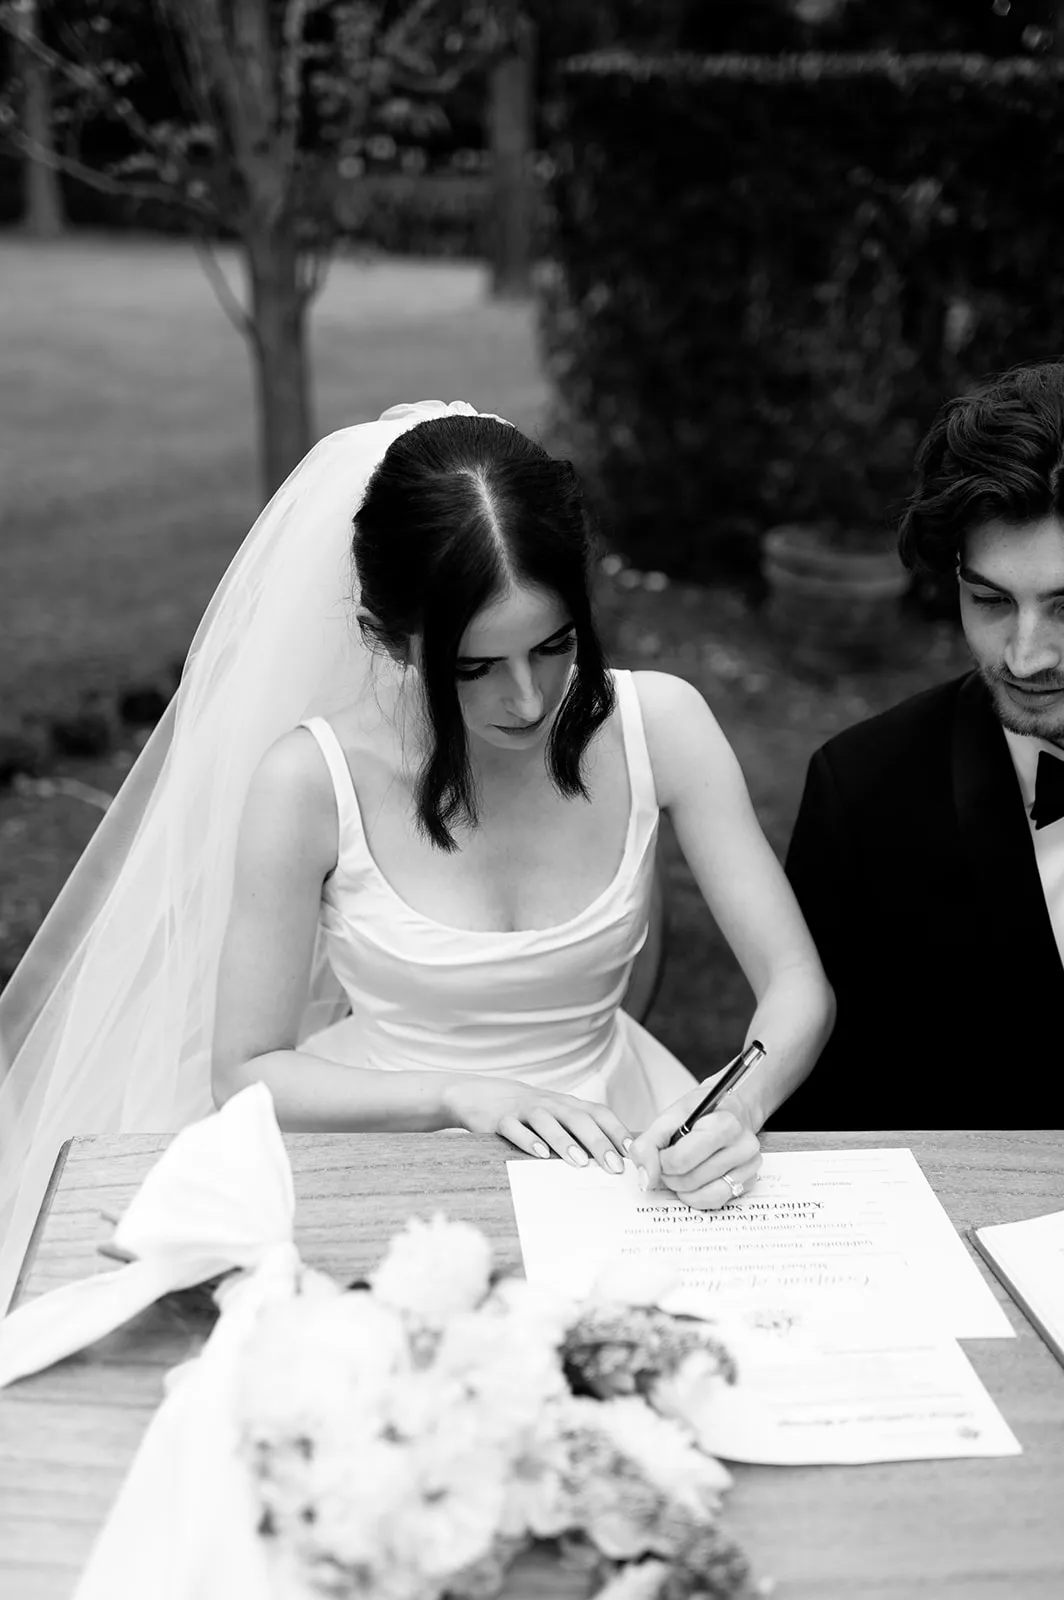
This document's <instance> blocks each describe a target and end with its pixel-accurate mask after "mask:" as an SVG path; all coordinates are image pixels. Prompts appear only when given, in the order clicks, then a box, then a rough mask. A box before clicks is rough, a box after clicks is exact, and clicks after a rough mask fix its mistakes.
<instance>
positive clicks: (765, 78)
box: [540, 54, 1064, 581]
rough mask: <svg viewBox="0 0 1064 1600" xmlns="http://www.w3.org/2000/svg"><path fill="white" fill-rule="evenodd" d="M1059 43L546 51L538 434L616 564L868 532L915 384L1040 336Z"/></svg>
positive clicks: (1052, 261)
mask: <svg viewBox="0 0 1064 1600" xmlns="http://www.w3.org/2000/svg"><path fill="white" fill-rule="evenodd" d="M1062 84H1064V62H1062V61H1057V60H1052V61H1048V60H1032V59H1029V58H1025V59H1021V60H990V59H988V58H984V57H979V56H962V55H942V56H926V55H925V56H909V57H900V56H893V55H888V54H878V55H870V56H825V55H791V56H782V57H741V56H717V57H709V58H694V57H685V56H674V57H670V58H667V59H647V58H637V57H633V56H630V55H623V54H606V55H598V56H588V57H583V58H580V59H577V60H574V61H571V62H569V63H567V64H566V67H565V69H564V72H563V74H562V77H561V80H560V85H559V102H558V111H557V123H556V142H555V146H554V148H553V151H552V154H553V157H554V161H555V177H554V180H553V183H552V185H551V200H552V205H553V213H554V230H553V240H552V246H551V260H550V263H549V265H548V267H547V268H546V269H545V270H544V271H543V272H542V273H541V284H540V330H541V342H542V346H543V350H544V354H545V357H546V360H547V364H548V370H549V371H550V373H551V375H552V378H553V381H554V386H555V393H556V397H557V403H558V416H557V419H556V424H555V430H554V431H555V441H554V442H555V444H556V445H557V444H562V445H564V446H566V447H568V448H569V449H570V450H571V451H572V453H573V454H574V458H575V459H576V461H577V463H578V465H579V466H580V467H581V468H582V470H583V472H584V474H585V476H586V478H587V480H588V482H589V484H590V486H591V488H592V491H593V494H594V496H595V498H596V500H597V502H598V508H599V511H600V513H601V515H602V516H603V519H604V521H605V523H606V526H607V528H608V529H609V530H610V537H611V539H612V542H613V544H614V545H615V546H616V547H617V548H619V549H622V550H623V551H624V552H625V553H626V554H627V556H628V557H629V558H630V559H631V560H632V561H633V562H634V563H635V565H636V566H641V567H656V568H662V569H663V570H665V571H667V572H669V573H670V574H672V575H673V576H675V577H680V578H690V579H695V580H697V581H706V580H707V579H712V578H714V577H718V576H721V575H728V576H736V575H749V574H751V573H752V572H753V570H754V568H755V566H756V559H757V555H756V552H757V542H758V539H759V536H760V534H761V533H762V532H763V531H764V529H765V528H767V527H768V526H770V525H772V524H773V523H776V522H781V521H794V520H798V519H803V520H816V521H820V522H825V523H828V524H830V525H832V526H834V527H835V528H836V529H837V530H838V532H839V534H840V536H845V535H847V534H852V535H854V536H855V537H856V538H858V539H860V538H862V537H865V536H867V535H868V534H869V533H871V534H873V535H878V537H879V538H880V539H883V538H885V537H887V536H888V530H889V528H890V527H891V524H892V521H893V519H894V517H895V515H896V512H897V509H898V507H899V505H900V503H901V502H902V501H903V500H904V497H905V495H906V494H907V493H908V491H909V488H910V468H911V461H912V454H913V450H914V448H915V445H916V442H917V440H918V437H919V435H920V433H921V432H922V431H923V429H924V428H925V427H926V425H927V423H928V421H929V420H930V417H931V415H932V414H933V413H934V411H935V410H936V409H937V407H938V406H939V405H940V403H941V402H942V400H943V399H944V398H946V397H947V396H948V395H950V394H952V393H956V392H959V391H961V390H963V389H964V388H965V387H968V386H970V385H971V383H972V382H973V381H975V380H977V379H978V378H980V377H981V376H983V375H985V374H986V373H987V372H989V371H991V370H995V369H999V368H1001V367H1003V366H1007V365H1010V364H1013V363H1016V362H1021V361H1026V360H1032V359H1041V358H1044V357H1047V356H1051V355H1056V354H1059V353H1061V352H1062V351H1064V294H1062V293H1061V288H1062V285H1061V282H1060V274H1061V271H1062V268H1064V116H1062V114H1061V109H1060V106H1061V87H1062Z"/></svg>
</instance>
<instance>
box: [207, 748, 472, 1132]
mask: <svg viewBox="0 0 1064 1600" xmlns="http://www.w3.org/2000/svg"><path fill="white" fill-rule="evenodd" d="M336 837H337V816H336V801H335V798H334V796H333V790H332V785H331V783H330V782H329V779H328V774H327V772H326V770H325V768H324V765H323V763H322V762H321V759H320V757H319V756H318V754H317V745H316V744H315V743H314V740H313V735H312V734H310V733H308V732H307V731H306V730H305V729H296V730H294V731H293V732H292V733H289V734H286V735H285V736H284V737H283V738H282V739H280V740H278V742H277V743H276V744H275V745H274V746H273V747H272V748H271V749H270V750H269V751H268V752H267V754H266V756H265V757H264V758H263V760H262V762H261V763H260V765H259V767H258V769H257V771H256V772H255V775H254V777H253V778H252V781H251V785H250V787H249V790H248V797H247V801H246V803H245V807H244V813H243V817H242V819H241V824H240V834H239V838H238V841H237V852H236V871H235V878H234V886H233V899H232V905H231V909H230V914H229V922H228V926H227V928H226V934H225V940H224V943H223V946H222V954H221V961H220V966H219V973H218V1003H217V1011H216V1017H215V1029H214V1048H213V1052H212V1090H213V1093H214V1098H215V1102H216V1103H217V1104H219V1105H221V1104H222V1103H223V1102H224V1101H225V1100H227V1099H228V1098H229V1097H230V1095H233V1094H235V1093H236V1092H237V1091H238V1090H239V1089H242V1088H244V1087H245V1086H246V1085H247V1084H249V1083H253V1082H263V1083H265V1084H267V1086H268V1087H269V1089H270V1091H271V1093H272V1095H273V1099H274V1105H275V1107H276V1111H277V1117H278V1121H279V1122H280V1124H281V1126H282V1127H283V1128H288V1129H291V1130H298V1131H302V1132H311V1131H315V1132H317V1131H329V1130H344V1129H352V1128H359V1129H363V1130H366V1131H377V1130H391V1131H395V1132H398V1131H434V1130H435V1129H438V1128H444V1127H448V1126H454V1119H453V1117H451V1116H450V1114H449V1112H448V1109H447V1107H446V1104H445V1090H446V1087H447V1078H446V1076H445V1075H444V1074H441V1073H434V1072H396V1073H382V1072H374V1071H372V1070H371V1069H367V1068H358V1067H354V1066H347V1065H341V1064H340V1063H338V1062H334V1061H327V1060H325V1059H324V1058H323V1057H321V1056H315V1055H312V1054H310V1053H309V1052H307V1051H305V1050H299V1049H297V1048H296V1039H297V1037H298V1029H299V1024H300V1020H301V1017H302V1014H303V1008H304V1005H305V1003H306V997H307V986H308V982H309V977H310V967H311V961H312V958H313V954H314V941H315V936H316V932H317V926H318V915H319V906H320V900H321V889H322V884H323V882H324V880H325V878H326V877H327V876H328V874H329V873H330V872H331V871H332V869H333V868H334V866H335V865H336Z"/></svg>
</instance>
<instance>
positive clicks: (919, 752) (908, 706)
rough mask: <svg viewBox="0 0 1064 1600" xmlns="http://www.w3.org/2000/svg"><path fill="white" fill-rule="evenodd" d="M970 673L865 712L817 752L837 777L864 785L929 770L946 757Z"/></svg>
mask: <svg viewBox="0 0 1064 1600" xmlns="http://www.w3.org/2000/svg"><path fill="white" fill-rule="evenodd" d="M972 677H973V675H972V674H971V673H965V674H963V675H962V676H961V677H959V678H953V679H951V680H950V681H949V682H948V683H941V684H936V685H935V687H934V688H932V689H924V690H921V692H920V693H919V694H914V695H911V696H910V697H909V699H907V700H902V701H900V702H899V704H898V705H896V706H891V707H890V709H889V710H887V711H880V712H878V713H877V714H876V715H875V716H871V717H866V718H865V719H864V721H862V722H857V723H855V724H854V725H853V727H851V728H845V729H844V730H843V731H842V732H841V733H837V734H835V735H834V737H833V738H831V739H828V740H827V741H826V743H825V744H823V745H821V747H820V749H819V750H818V751H817V753H816V756H815V757H814V760H816V759H817V758H818V757H819V758H820V759H821V760H822V761H824V762H826V764H827V765H828V766H829V767H830V769H831V771H832V773H833V775H834V776H835V778H836V780H845V779H849V780H851V781H856V782H858V783H859V786H860V787H861V788H862V789H870V788H874V787H877V786H878V785H880V784H882V783H883V782H892V783H897V782H899V781H904V777H905V775H906V774H907V773H908V772H909V771H914V770H915V771H919V772H920V773H921V774H922V775H925V776H926V774H927V772H928V771H929V769H930V768H933V767H934V766H935V765H936V764H937V762H938V761H939V760H947V759H948V756H949V749H950V740H951V735H952V729H953V722H954V718H955V716H956V711H957V702H958V698H959V696H960V694H961V691H962V689H963V688H964V686H965V685H966V684H968V683H970V682H971V680H972Z"/></svg>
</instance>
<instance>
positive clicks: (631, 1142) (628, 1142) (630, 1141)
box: [621, 1139, 635, 1155]
mask: <svg viewBox="0 0 1064 1600" xmlns="http://www.w3.org/2000/svg"><path fill="white" fill-rule="evenodd" d="M621 1143H622V1144H623V1145H624V1150H625V1154H626V1155H627V1153H628V1151H629V1150H630V1149H631V1148H632V1146H633V1145H634V1144H635V1140H634V1139H622V1140H621Z"/></svg>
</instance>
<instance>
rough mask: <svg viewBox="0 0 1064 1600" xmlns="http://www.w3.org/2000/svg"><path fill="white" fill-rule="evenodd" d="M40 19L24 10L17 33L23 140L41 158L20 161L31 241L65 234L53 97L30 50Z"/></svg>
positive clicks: (44, 70)
mask: <svg viewBox="0 0 1064 1600" xmlns="http://www.w3.org/2000/svg"><path fill="white" fill-rule="evenodd" d="M38 27H39V18H38V15H37V6H36V4H30V5H27V6H25V7H24V8H23V10H22V12H21V15H20V17H19V32H20V34H21V37H22V39H23V40H24V41H25V43H24V44H23V46H22V49H21V52H20V53H21V56H22V78H23V85H24V92H23V101H22V115H23V128H24V132H25V135H26V138H27V139H28V140H29V141H30V142H31V144H32V146H33V148H34V150H36V151H39V152H40V155H27V156H25V157H24V159H23V167H22V172H23V199H24V204H23V213H22V230H23V232H25V233H27V234H29V236H30V237H31V238H32V239H58V238H59V237H60V235H61V234H62V233H63V231H64V216H63V197H62V191H61V189H60V187H59V173H58V171H57V169H56V165H55V161H54V157H55V138H54V134H53V131H52V96H51V88H50V85H49V82H48V68H47V67H46V66H45V64H44V62H43V61H41V60H39V58H38V57H37V55H36V54H35V52H34V50H33V45H32V41H33V40H34V39H35V38H36V37H37V33H38Z"/></svg>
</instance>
